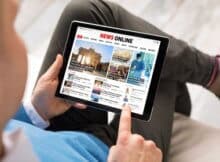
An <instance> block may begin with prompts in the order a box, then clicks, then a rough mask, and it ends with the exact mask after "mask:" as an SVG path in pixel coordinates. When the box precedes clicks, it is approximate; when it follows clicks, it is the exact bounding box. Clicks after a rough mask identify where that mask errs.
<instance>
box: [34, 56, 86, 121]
mask: <svg viewBox="0 0 220 162" xmlns="http://www.w3.org/2000/svg"><path fill="white" fill-rule="evenodd" d="M62 64H63V57H62V56H61V55H57V57H56V60H55V62H54V63H53V64H52V65H51V67H50V68H49V69H48V71H47V72H46V73H45V74H44V75H42V77H41V78H40V79H39V81H38V83H37V85H36V88H35V90H34V92H33V95H32V99H31V102H32V104H33V106H34V107H35V109H36V111H37V112H38V113H39V114H40V116H41V117H42V118H43V119H44V120H49V119H51V118H53V117H55V116H58V115H61V114H63V113H64V112H66V111H67V110H68V109H69V108H70V107H71V106H74V107H75V108H79V109H85V108H86V106H85V105H83V104H80V103H75V104H74V105H70V104H69V103H67V102H65V101H64V100H62V99H59V98H56V97H55V92H56V89H57V85H58V75H59V72H60V69H61V67H62Z"/></svg>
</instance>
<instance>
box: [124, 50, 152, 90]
mask: <svg viewBox="0 0 220 162" xmlns="http://www.w3.org/2000/svg"><path fill="white" fill-rule="evenodd" d="M154 59H155V55H153V54H149V53H145V52H134V54H133V57H132V62H131V67H130V71H129V74H128V80H127V83H130V84H134V85H138V86H142V85H146V83H148V80H149V78H150V75H151V70H152V67H153V63H154Z"/></svg>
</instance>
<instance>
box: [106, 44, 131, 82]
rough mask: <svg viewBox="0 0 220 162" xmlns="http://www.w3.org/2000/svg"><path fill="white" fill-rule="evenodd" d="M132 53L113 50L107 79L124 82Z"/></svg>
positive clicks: (123, 50)
mask: <svg viewBox="0 0 220 162" xmlns="http://www.w3.org/2000/svg"><path fill="white" fill-rule="evenodd" d="M132 53H133V51H131V50H127V49H121V48H115V49H114V51H113V56H112V61H111V63H110V65H109V69H108V73H107V78H108V79H112V80H116V81H121V82H126V80H127V77H128V71H129V67H130V62H131V58H132Z"/></svg>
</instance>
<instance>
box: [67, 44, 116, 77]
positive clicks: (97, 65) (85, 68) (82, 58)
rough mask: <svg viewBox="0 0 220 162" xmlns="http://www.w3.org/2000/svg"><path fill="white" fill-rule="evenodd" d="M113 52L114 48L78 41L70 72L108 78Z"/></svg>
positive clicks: (73, 53)
mask: <svg viewBox="0 0 220 162" xmlns="http://www.w3.org/2000/svg"><path fill="white" fill-rule="evenodd" d="M112 52H113V47H112V46H108V45H103V44H98V43H93V42H88V41H83V40H76V42H75V46H74V48H73V50H72V59H71V62H70V66H69V68H70V70H75V71H80V72H85V73H87V74H92V75H96V76H100V77H106V73H107V70H108V67H109V62H110V60H111V58H112Z"/></svg>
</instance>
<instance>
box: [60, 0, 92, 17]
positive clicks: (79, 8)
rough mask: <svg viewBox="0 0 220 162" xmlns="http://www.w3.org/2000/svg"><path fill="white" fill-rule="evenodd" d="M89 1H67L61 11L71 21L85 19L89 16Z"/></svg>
mask: <svg viewBox="0 0 220 162" xmlns="http://www.w3.org/2000/svg"><path fill="white" fill-rule="evenodd" d="M91 5H92V4H91V1H90V0H72V1H70V2H69V3H68V5H67V6H66V7H65V9H64V11H63V15H65V17H66V18H67V17H68V18H69V19H70V20H71V21H73V20H79V21H86V20H87V19H90V18H91V13H90V9H91Z"/></svg>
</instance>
